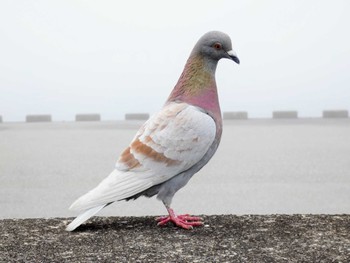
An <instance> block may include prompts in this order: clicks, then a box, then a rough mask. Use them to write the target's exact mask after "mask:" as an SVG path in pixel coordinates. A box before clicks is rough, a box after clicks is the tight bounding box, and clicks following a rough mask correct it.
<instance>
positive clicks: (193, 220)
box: [156, 205, 203, 229]
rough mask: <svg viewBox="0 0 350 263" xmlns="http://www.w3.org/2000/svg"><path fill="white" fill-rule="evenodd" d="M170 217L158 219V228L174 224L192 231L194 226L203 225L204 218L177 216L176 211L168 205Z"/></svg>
mask: <svg viewBox="0 0 350 263" xmlns="http://www.w3.org/2000/svg"><path fill="white" fill-rule="evenodd" d="M166 209H167V210H168V213H169V216H163V217H158V218H156V220H157V221H158V226H164V225H165V224H167V223H168V222H173V223H174V224H175V225H176V226H178V227H181V228H184V229H192V228H193V227H194V226H201V225H203V222H202V220H203V219H202V218H200V217H197V216H190V215H188V214H186V215H176V214H175V212H174V210H173V209H171V208H170V207H169V206H167V205H166Z"/></svg>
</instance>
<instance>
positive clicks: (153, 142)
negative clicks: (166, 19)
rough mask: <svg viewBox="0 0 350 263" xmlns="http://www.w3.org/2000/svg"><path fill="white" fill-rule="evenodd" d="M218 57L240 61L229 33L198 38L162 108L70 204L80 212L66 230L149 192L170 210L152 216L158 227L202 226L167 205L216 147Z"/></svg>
mask: <svg viewBox="0 0 350 263" xmlns="http://www.w3.org/2000/svg"><path fill="white" fill-rule="evenodd" d="M222 58H227V59H231V60H233V61H235V62H236V63H239V59H238V57H237V55H236V53H235V52H234V51H233V50H232V44H231V40H230V38H229V36H228V35H226V34H224V33H222V32H218V31H211V32H208V33H206V34H205V35H204V36H202V37H201V38H200V39H199V41H198V42H197V44H196V45H195V47H194V48H193V50H192V52H191V54H190V57H189V59H188V60H187V63H186V65H185V68H184V70H183V72H182V74H181V76H180V78H179V80H178V82H177V84H176V85H175V87H174V89H173V91H172V92H171V94H170V96H169V98H168V100H167V101H166V103H165V105H164V106H163V108H162V109H161V110H160V111H159V112H157V113H156V114H154V115H153V116H152V117H151V118H150V119H149V120H148V121H146V122H145V123H144V125H143V126H142V127H141V128H140V130H139V131H138V132H137V134H136V136H135V137H134V139H133V140H132V142H131V143H130V145H129V147H127V148H126V149H125V150H124V151H123V152H122V153H121V155H120V157H119V160H118V161H117V164H116V168H115V170H114V171H112V173H111V174H110V175H109V176H108V177H107V178H105V179H104V180H103V181H102V182H101V183H100V184H99V185H98V186H97V187H95V188H94V189H92V190H91V191H90V192H88V193H86V194H85V195H83V196H81V197H80V198H78V200H76V201H75V202H74V203H73V204H72V205H71V207H70V209H72V210H76V211H80V214H79V216H78V217H77V218H76V219H74V220H73V221H72V222H71V223H70V224H69V225H68V226H67V230H68V231H72V230H74V229H76V228H77V227H78V226H79V225H81V224H82V223H84V222H85V221H86V220H88V219H89V218H90V217H92V216H93V215H95V214H96V213H98V212H99V211H100V210H101V209H102V208H104V207H105V206H107V205H109V204H111V203H113V202H115V201H120V200H131V199H136V198H138V197H140V196H147V197H151V196H154V195H157V198H158V199H159V200H161V201H162V202H163V203H164V205H165V207H166V209H167V211H168V214H169V215H168V216H165V217H160V218H157V221H158V225H165V224H166V223H168V222H173V223H174V224H175V225H177V226H179V227H181V228H185V229H191V228H192V227H193V226H199V225H202V224H203V223H202V221H201V218H199V217H193V216H189V215H176V214H175V213H174V211H173V209H172V208H171V207H170V205H171V201H172V198H173V196H174V195H175V193H176V192H177V191H178V190H179V189H181V188H182V187H183V186H185V185H186V184H187V182H188V181H189V180H190V179H191V177H192V176H193V175H194V174H195V173H197V172H198V171H199V170H200V169H201V168H202V167H203V166H204V165H205V164H206V163H207V162H208V161H209V160H210V159H211V157H212V156H213V155H214V153H215V152H216V149H217V148H218V146H219V143H220V139H221V133H222V119H221V111H220V105H219V99H218V93H217V88H216V82H215V71H216V66H217V63H218V61H219V60H220V59H222Z"/></svg>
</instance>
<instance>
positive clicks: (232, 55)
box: [227, 50, 240, 64]
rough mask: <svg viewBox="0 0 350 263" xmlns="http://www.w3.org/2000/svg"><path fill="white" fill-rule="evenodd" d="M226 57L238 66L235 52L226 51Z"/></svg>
mask: <svg viewBox="0 0 350 263" xmlns="http://www.w3.org/2000/svg"><path fill="white" fill-rule="evenodd" d="M227 55H228V56H229V57H230V59H232V60H233V61H234V62H236V63H237V64H239V63H240V62H239V59H238V57H237V54H236V52H234V51H233V50H230V51H227Z"/></svg>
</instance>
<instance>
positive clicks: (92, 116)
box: [75, 113, 101, 121]
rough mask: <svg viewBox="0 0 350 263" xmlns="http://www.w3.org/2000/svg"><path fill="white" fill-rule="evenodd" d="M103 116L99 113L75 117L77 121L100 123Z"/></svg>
mask: <svg viewBox="0 0 350 263" xmlns="http://www.w3.org/2000/svg"><path fill="white" fill-rule="evenodd" d="M100 120H101V116H100V114H97V113H89V114H77V115H75V121H100Z"/></svg>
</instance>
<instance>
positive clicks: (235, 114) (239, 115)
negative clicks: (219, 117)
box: [223, 111, 248, 120]
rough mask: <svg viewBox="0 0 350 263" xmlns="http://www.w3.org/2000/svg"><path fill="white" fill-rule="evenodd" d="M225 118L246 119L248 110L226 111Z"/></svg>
mask: <svg viewBox="0 0 350 263" xmlns="http://www.w3.org/2000/svg"><path fill="white" fill-rule="evenodd" d="M223 119H224V120H246V119H248V112H246V111H226V112H224V113H223Z"/></svg>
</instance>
